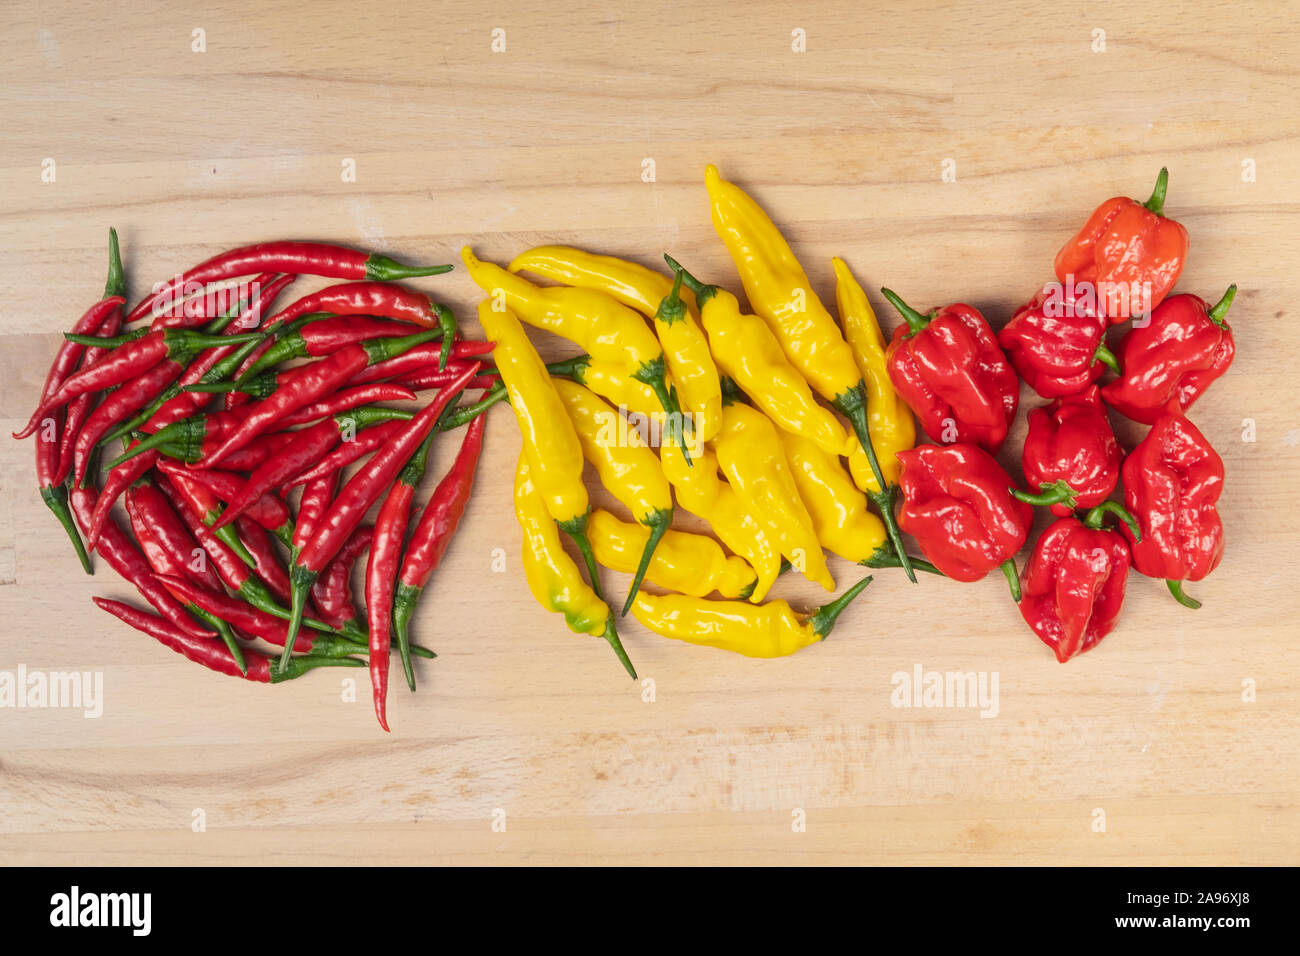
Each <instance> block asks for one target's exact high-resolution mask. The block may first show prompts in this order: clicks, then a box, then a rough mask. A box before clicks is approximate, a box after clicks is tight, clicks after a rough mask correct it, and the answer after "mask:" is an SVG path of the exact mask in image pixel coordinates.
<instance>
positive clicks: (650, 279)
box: [509, 246, 694, 317]
mask: <svg viewBox="0 0 1300 956" xmlns="http://www.w3.org/2000/svg"><path fill="white" fill-rule="evenodd" d="M509 268H510V271H511V272H531V273H532V274H533V275H538V276H542V277H543V278H546V279H554V280H555V281H556V282H563V283H564V284H565V285H574V286H578V287H580V288H583V289H599V290H600V291H601V292H608V293H609V294H610V295H612V296H613V297H614V298H616V299H618V301H620V302H622V303H623V304H624V305H626V306H629V307H630V308H633V309H636V310H637V311H638V312H640V313H642V314H643V315H645V316H647V317H651V316H653V315H654V314H655V310H656V309H657V308H659V302H660V300H662V299H663V297H664V296H666V295H667V294H668V293H669V291H671V289H672V284H673V283H672V280H671V279H669V278H668V277H667V276H665V275H663V274H662V273H660V272H656V271H655V270H654V269H650V268H647V267H646V266H643V265H641V264H640V263H639V262H629V261H628V260H627V259H620V258H619V257H618V256H603V255H600V254H598V253H594V252H586V251H585V250H583V249H575V248H573V247H572V246H538V247H537V248H535V249H529V250H528V251H527V252H523V253H520V254H519V255H517V256H515V258H514V261H513V262H511V263H510V266H509ZM685 299H686V302H687V304H688V305H694V299H693V298H692V297H691V295H690V293H689V292H688V293H686V295H685Z"/></svg>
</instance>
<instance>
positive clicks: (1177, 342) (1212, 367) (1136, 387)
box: [1101, 285, 1237, 425]
mask: <svg viewBox="0 0 1300 956" xmlns="http://www.w3.org/2000/svg"><path fill="white" fill-rule="evenodd" d="M1236 295H1237V287H1236V286H1235V285H1233V286H1229V287H1228V291H1227V292H1225V293H1224V294H1223V298H1222V299H1220V300H1219V301H1218V303H1216V304H1215V305H1214V306H1213V307H1211V306H1210V305H1209V304H1208V303H1207V302H1206V301H1205V300H1204V299H1202V298H1201V297H1200V296H1196V295H1175V296H1171V297H1170V298H1168V299H1165V301H1164V302H1163V303H1161V304H1160V306H1159V307H1158V308H1157V309H1156V310H1155V312H1153V313H1152V314H1151V321H1150V322H1148V323H1147V324H1146V325H1138V324H1136V323H1135V324H1134V325H1133V327H1132V328H1131V329H1129V331H1128V332H1127V333H1126V334H1125V336H1124V338H1123V339H1122V340H1121V341H1120V345H1119V359H1120V362H1121V365H1122V367H1123V372H1121V373H1120V377H1119V378H1117V379H1115V381H1113V382H1111V383H1110V384H1109V385H1106V386H1104V387H1103V388H1102V390H1101V394H1102V397H1103V398H1105V399H1106V401H1107V402H1109V403H1110V405H1111V407H1113V408H1114V409H1115V410H1116V411H1117V412H1119V413H1120V414H1121V415H1125V416H1127V417H1128V418H1131V419H1133V420H1134V421H1135V422H1142V423H1144V424H1147V425H1150V424H1152V423H1153V422H1155V420H1156V419H1157V418H1159V417H1161V415H1163V414H1164V411H1165V408H1166V407H1167V406H1168V404H1169V402H1170V400H1171V399H1173V400H1175V401H1177V402H1178V405H1179V407H1180V408H1181V409H1182V410H1183V411H1184V412H1186V411H1187V410H1188V409H1189V408H1191V407H1192V404H1193V403H1194V402H1195V401H1196V400H1197V399H1198V398H1200V397H1201V394H1202V393H1203V392H1204V391H1205V390H1206V389H1207V388H1209V387H1210V383H1211V382H1213V381H1214V380H1215V379H1216V378H1218V377H1219V376H1220V375H1222V374H1223V373H1224V372H1226V371H1227V370H1228V366H1229V365H1231V364H1232V359H1233V356H1234V355H1235V354H1236V351H1237V346H1236V343H1235V342H1234V341H1233V337H1232V328H1231V326H1229V325H1228V321H1227V319H1226V318H1224V316H1226V315H1227V313H1228V309H1229V308H1230V307H1231V306H1232V300H1233V299H1234V298H1235V297H1236Z"/></svg>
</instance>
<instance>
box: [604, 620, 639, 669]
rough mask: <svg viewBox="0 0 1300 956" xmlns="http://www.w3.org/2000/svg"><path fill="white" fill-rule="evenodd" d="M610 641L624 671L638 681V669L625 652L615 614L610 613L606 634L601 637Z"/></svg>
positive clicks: (606, 624) (606, 623) (606, 622)
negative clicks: (619, 636)
mask: <svg viewBox="0 0 1300 956" xmlns="http://www.w3.org/2000/svg"><path fill="white" fill-rule="evenodd" d="M600 636H601V637H603V638H604V639H605V640H607V641H609V646H610V647H612V648H614V653H615V654H616V655H618V659H619V660H620V661H622V662H623V669H624V670H625V671H627V672H628V673H629V674H631V675H632V679H633V680H636V668H635V667H633V666H632V660H631V658H629V657H628V656H627V651H625V650H623V642H622V641H620V640H619V639H618V629H617V628H616V627H615V626H614V612H613V611H610V612H609V617H608V618H606V619H605V633H604V634H602V635H600Z"/></svg>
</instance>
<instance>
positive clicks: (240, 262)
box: [129, 242, 451, 322]
mask: <svg viewBox="0 0 1300 956" xmlns="http://www.w3.org/2000/svg"><path fill="white" fill-rule="evenodd" d="M449 271H451V266H449V265H447V266H430V267H428V268H419V267H415V266H404V265H402V264H401V263H400V262H396V261H394V260H392V259H390V258H388V257H387V256H381V255H378V254H377V253H366V252H359V251H357V250H355V249H345V248H343V247H342V246H334V245H329V244H327V243H323V242H263V243H258V244H257V245H252V246H243V247H241V248H239V249H231V250H230V251H229V252H223V253H221V254H220V255H217V256H213V257H212V258H211V259H208V260H206V261H204V262H201V263H199V265H197V266H195V267H194V268H192V269H190V270H188V271H186V272H184V273H182V274H181V275H179V276H177V277H176V278H175V279H173V280H172V281H171V282H168V283H165V284H163V285H161V286H160V287H158V288H157V289H155V290H154V292H153V294H152V295H150V296H148V297H147V298H146V299H145V300H144V301H143V302H141V303H140V304H139V305H137V306H136V307H135V308H134V309H132V310H131V315H130V317H129V321H132V322H134V321H135V320H136V319H141V318H144V316H145V315H146V314H148V313H149V312H150V311H155V310H156V309H157V308H158V307H159V304H160V303H168V304H169V303H170V301H171V300H172V299H173V298H175V295H176V292H177V291H178V290H180V291H182V292H184V290H185V289H187V288H192V287H194V286H195V285H207V284H209V283H212V282H220V281H223V280H226V279H237V278H239V277H240V276H247V275H253V274H255V273H258V272H289V273H292V274H294V275H317V276H325V277H326V278H330V279H378V280H381V281H389V280H394V279H413V278H416V277H418V276H433V275H439V274H441V273H443V272H449ZM162 307H164V308H165V307H166V306H165V305H164V306H162Z"/></svg>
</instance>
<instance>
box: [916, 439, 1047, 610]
mask: <svg viewBox="0 0 1300 956" xmlns="http://www.w3.org/2000/svg"><path fill="white" fill-rule="evenodd" d="M898 457H899V460H900V461H901V462H902V463H903V473H902V475H900V476H899V486H900V487H901V488H902V489H903V502H902V506H901V507H900V508H899V511H898V523H899V524H900V525H901V526H902V528H903V530H904V531H906V532H907V533H908V534H911V535H913V536H914V537H915V538H916V540H917V543H918V544H919V545H920V546H921V551H922V553H924V554H925V556H926V557H927V558H929V559H930V560H931V561H932V562H934V565H935V567H937V568H938V569H939V570H940V571H942V572H943V573H944V574H946V575H948V577H950V578H953V579H954V580H957V581H978V580H979V579H980V578H982V577H984V575H986V574H988V573H989V572H990V571H992V570H993V569H994V568H997V567H999V566H1001V567H1002V570H1003V573H1004V574H1006V576H1007V583H1008V584H1009V585H1010V586H1011V591H1012V596H1013V597H1015V598H1016V600H1017V601H1018V600H1019V599H1020V595H1019V590H1020V586H1019V585H1020V582H1019V576H1018V575H1017V574H1016V570H1015V563H1014V558H1015V554H1016V552H1017V551H1019V550H1020V548H1021V547H1022V546H1023V545H1024V543H1025V538H1026V537H1027V536H1028V534H1029V526H1030V524H1031V523H1032V522H1033V518H1034V512H1033V509H1032V508H1031V507H1030V506H1029V505H1027V504H1025V503H1024V502H1023V501H1018V500H1016V498H1015V497H1013V496H1012V494H1011V489H1012V487H1013V482H1012V481H1011V476H1010V475H1008V474H1007V473H1006V472H1005V471H1003V470H1002V466H1001V465H999V464H998V463H997V462H996V461H994V460H993V456H992V455H990V454H989V453H988V452H986V451H985V450H984V449H983V448H981V447H979V446H978V445H970V444H965V443H962V444H956V445H946V446H940V445H922V446H921V447H920V448H914V449H911V450H909V451H901V452H899V453H898Z"/></svg>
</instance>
